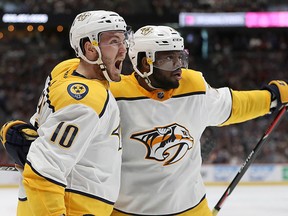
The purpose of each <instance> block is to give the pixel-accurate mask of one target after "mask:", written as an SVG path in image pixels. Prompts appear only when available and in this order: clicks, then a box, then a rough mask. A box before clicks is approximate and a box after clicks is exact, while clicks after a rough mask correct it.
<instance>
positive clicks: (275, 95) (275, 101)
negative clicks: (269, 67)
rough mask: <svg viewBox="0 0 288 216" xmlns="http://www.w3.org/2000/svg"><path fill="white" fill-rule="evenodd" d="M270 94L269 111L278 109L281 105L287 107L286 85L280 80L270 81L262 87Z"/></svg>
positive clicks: (287, 86) (287, 89) (287, 88)
mask: <svg viewBox="0 0 288 216" xmlns="http://www.w3.org/2000/svg"><path fill="white" fill-rule="evenodd" d="M264 89H267V90H268V91H270V93H271V94H272V97H271V98H272V99H271V107H270V108H271V109H272V110H273V109H275V108H277V109H279V108H280V107H281V106H282V105H284V106H287V105H288V85H287V83H286V82H285V81H282V80H272V81H271V82H270V83H269V84H268V85H266V86H265V87H264Z"/></svg>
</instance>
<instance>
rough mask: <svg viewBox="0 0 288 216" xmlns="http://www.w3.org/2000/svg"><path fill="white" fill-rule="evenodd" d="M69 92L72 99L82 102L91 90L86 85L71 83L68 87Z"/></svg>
mask: <svg viewBox="0 0 288 216" xmlns="http://www.w3.org/2000/svg"><path fill="white" fill-rule="evenodd" d="M67 91H68V93H69V95H70V96H71V97H72V98H74V99H76V100H81V99H83V98H84V97H85V96H86V95H87V93H88V91H89V89H88V86H87V85H85V84H84V83H71V84H70V85H68V87H67Z"/></svg>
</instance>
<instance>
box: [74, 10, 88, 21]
mask: <svg viewBox="0 0 288 216" xmlns="http://www.w3.org/2000/svg"><path fill="white" fill-rule="evenodd" d="M90 15H91V13H89V12H85V13H81V14H79V16H77V20H78V21H83V20H85V19H86V18H87V17H89V16H90Z"/></svg>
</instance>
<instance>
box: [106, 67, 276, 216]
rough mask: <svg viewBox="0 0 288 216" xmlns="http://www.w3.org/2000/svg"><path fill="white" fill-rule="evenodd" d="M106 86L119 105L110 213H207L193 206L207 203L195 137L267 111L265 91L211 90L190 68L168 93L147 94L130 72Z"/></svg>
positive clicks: (198, 141) (267, 94) (197, 139)
mask: <svg viewBox="0 0 288 216" xmlns="http://www.w3.org/2000/svg"><path fill="white" fill-rule="evenodd" d="M110 89H111V92H112V93H113V95H114V97H115V98H116V101H117V104H118V106H119V109H120V117H121V132H122V143H123V156H122V158H123V160H122V171H121V187H120V194H119V198H118V200H117V202H116V203H115V206H114V208H115V210H116V211H114V212H113V214H112V215H113V216H114V215H115V216H116V215H126V214H127V215H146V216H147V215H154V216H156V215H157V216H159V215H178V214H181V215H199V216H200V215H201V216H202V215H212V214H211V212H210V213H207V212H208V211H206V210H205V212H206V213H203V214H202V213H201V211H202V210H201V211H198V210H197V211H194V210H193V209H195V207H197V206H199V204H201V203H202V201H203V200H204V201H205V202H206V199H205V188H204V184H203V180H202V177H201V174H200V167H201V163H202V159H201V154H200V153H201V149H200V137H201V135H202V133H203V131H204V130H205V128H206V127H208V126H220V125H226V124H232V123H237V122H243V121H246V120H249V119H252V118H256V117H258V116H262V115H264V114H267V113H268V112H269V109H270V100H271V99H270V97H271V96H270V93H269V92H268V91H266V90H255V91H233V90H231V89H229V88H218V89H214V88H211V87H210V86H209V85H208V84H207V83H206V81H205V80H204V78H203V77H202V74H201V73H200V72H196V71H193V70H189V69H183V70H182V79H181V80H180V86H179V87H178V88H177V89H173V90H170V91H164V90H161V89H158V90H155V91H153V92H148V91H146V90H145V89H144V88H142V87H141V86H140V85H139V84H138V82H137V80H136V78H135V76H134V74H132V75H130V76H123V77H122V81H121V82H120V83H111V88H110ZM205 205H206V206H207V203H206V204H205ZM203 212H204V211H203Z"/></svg>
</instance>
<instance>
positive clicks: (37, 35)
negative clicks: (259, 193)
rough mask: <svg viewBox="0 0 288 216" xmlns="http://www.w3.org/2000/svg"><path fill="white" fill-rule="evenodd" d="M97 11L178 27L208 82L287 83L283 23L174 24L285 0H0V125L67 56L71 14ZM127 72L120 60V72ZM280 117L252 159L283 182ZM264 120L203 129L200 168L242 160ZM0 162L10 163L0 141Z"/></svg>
mask: <svg viewBox="0 0 288 216" xmlns="http://www.w3.org/2000/svg"><path fill="white" fill-rule="evenodd" d="M97 9H104V10H112V11H116V12H118V13H119V14H121V15H122V16H123V17H124V18H125V20H126V21H127V23H128V24H129V25H131V26H132V28H133V30H134V31H136V30H137V29H138V28H139V27H141V26H143V25H148V24H153V25H170V26H171V27H174V28H175V29H177V30H178V31H180V32H181V34H182V36H183V37H184V38H185V46H186V48H187V49H188V50H189V53H190V62H189V68H191V69H195V70H199V71H201V72H202V73H203V74H204V76H205V78H206V80H207V81H208V82H209V83H210V84H211V86H213V87H221V86H229V87H231V88H233V89H235V90H250V89H259V88H262V87H263V86H264V85H265V84H267V83H268V82H269V81H270V80H272V79H282V80H286V81H288V73H287V66H288V28H287V27H288V25H286V26H285V22H284V24H283V23H282V24H283V26H281V25H279V26H278V27H275V26H273V25H271V27H269V25H266V26H258V27H253V28H251V27H246V26H233V25H228V26H225V23H223V25H221V23H220V24H219V23H218V24H217V25H216V24H215V25H211V26H204V25H203V26H201V25H200V26H196V25H195V26H193V25H192V26H188V27H187V26H183V25H179V14H180V13H181V12H189V13H211V14H215V13H217V14H218V13H219V12H222V13H223V12H225V13H238V12H240V13H246V12H269V13H270V12H287V11H288V2H287V1H284V0H279V1H272V0H254V1H248V0H244V1H237V0H195V1H192V0H190V1H189V0H179V1H176V0H151V1H148V0H141V1H135V0H103V1H100V0H97V1H88V0H82V1H79V0H69V1H68V0H67V1H59V0H47V1H40V0H15V1H10V0H9V1H8V0H7V1H6V0H0V17H1V20H0V50H1V52H0V64H1V66H0V117H1V118H0V125H3V124H4V123H5V122H6V121H8V120H12V119H21V120H25V121H29V118H30V116H31V115H32V114H33V113H34V112H35V110H36V105H37V102H38V98H39V96H40V93H41V91H42V89H43V85H44V82H45V79H46V77H47V75H48V74H49V72H50V71H51V69H52V68H53V67H54V66H55V65H56V64H57V63H59V62H60V61H62V60H64V59H67V58H71V57H74V52H73V50H72V48H70V44H69V38H68V32H69V28H70V25H71V23H72V20H73V19H74V17H75V15H76V14H78V13H79V12H82V11H86V10H97ZM35 15H36V16H35ZM35 22H36V23H35ZM287 22H288V18H287ZM131 72H132V68H131V65H130V64H129V60H128V59H127V61H126V62H125V67H124V68H123V73H125V74H129V73H131ZM187 111H189V110H187ZM287 120H288V119H287V115H286V117H285V119H284V120H283V121H282V123H281V124H280V125H279V126H278V128H277V130H276V131H275V132H274V133H273V134H272V135H271V139H270V141H269V142H268V143H267V144H265V145H264V146H263V149H262V151H261V152H260V154H259V155H258V157H257V159H256V161H255V162H256V163H257V164H263V165H267V166H270V165H271V164H272V165H273V166H274V165H275V166H278V165H280V166H281V169H282V171H280V173H282V174H279V175H281V176H282V177H281V181H282V182H283V181H284V182H285V181H288V166H286V164H287V162H288V133H287V132H288V129H287V128H288V127H287V123H288V121H287ZM271 121H272V117H271V116H266V117H263V118H261V119H257V120H252V121H249V122H247V123H242V124H237V125H232V126H228V127H222V128H207V130H206V131H205V134H204V136H203V138H202V143H203V147H202V150H203V162H204V164H205V165H207V170H206V171H205V172H207V173H206V174H207V175H208V174H209V173H210V172H209V169H210V168H209V166H210V165H211V164H212V165H213V164H217V165H219V164H220V165H223V164H225V165H241V164H242V163H243V162H244V160H245V159H246V157H247V156H248V154H249V153H250V152H251V150H252V149H253V147H254V146H255V145H256V143H257V142H258V140H259V139H260V138H261V136H262V134H263V133H264V131H265V130H266V128H267V127H268V125H269V123H270V122H271ZM0 163H1V164H11V163H13V161H11V159H10V158H9V156H8V155H7V154H6V153H5V150H4V149H3V147H2V146H1V147H0ZM267 166H266V168H267ZM266 168H265V169H263V171H265V170H266V171H267V169H266ZM275 170H277V169H276V168H275ZM234 171H235V169H233V172H234ZM268 171H269V169H268ZM205 172H204V174H205ZM268 175H269V174H268ZM212 179H215V177H214V178H212ZM222 180H223V179H222Z"/></svg>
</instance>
